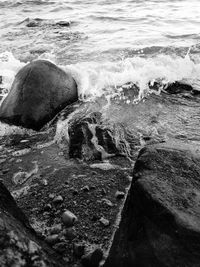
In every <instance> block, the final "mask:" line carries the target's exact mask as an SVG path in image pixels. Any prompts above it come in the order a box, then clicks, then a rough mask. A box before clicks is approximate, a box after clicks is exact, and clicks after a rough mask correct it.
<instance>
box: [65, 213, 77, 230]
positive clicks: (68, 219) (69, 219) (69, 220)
mask: <svg viewBox="0 0 200 267" xmlns="http://www.w3.org/2000/svg"><path fill="white" fill-rule="evenodd" d="M77 220H78V219H77V217H76V215H74V214H73V213H72V212H71V211H69V210H66V211H64V212H63V214H62V222H63V223H64V225H65V226H66V227H71V226H73V225H74V224H75V222H77Z"/></svg>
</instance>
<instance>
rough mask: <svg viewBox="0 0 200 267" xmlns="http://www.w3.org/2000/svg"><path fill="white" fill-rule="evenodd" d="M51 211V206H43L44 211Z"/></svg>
mask: <svg viewBox="0 0 200 267" xmlns="http://www.w3.org/2000/svg"><path fill="white" fill-rule="evenodd" d="M51 209H52V206H51V204H46V205H45V206H44V211H49V210H51Z"/></svg>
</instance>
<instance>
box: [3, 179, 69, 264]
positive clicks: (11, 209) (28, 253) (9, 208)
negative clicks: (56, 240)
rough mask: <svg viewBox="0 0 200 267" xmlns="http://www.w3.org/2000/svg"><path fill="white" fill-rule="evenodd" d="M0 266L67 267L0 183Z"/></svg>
mask: <svg viewBox="0 0 200 267" xmlns="http://www.w3.org/2000/svg"><path fill="white" fill-rule="evenodd" d="M0 266H1V267H6V266H30V267H31V266H52V267H53V266H55V267H58V266H60V267H61V266H67V265H66V263H65V262H64V261H63V260H62V259H61V258H60V255H58V254H56V253H55V252H54V251H53V250H52V249H51V248H50V247H49V246H48V245H47V244H46V243H45V242H44V241H42V240H41V239H40V238H39V237H37V235H36V233H35V231H34V230H33V229H32V228H31V226H30V224H29V222H28V220H27V218H26V216H25V215H24V213H23V212H22V211H21V210H20V208H19V207H18V206H17V204H16V202H15V201H14V199H13V197H12V196H11V194H10V193H9V191H8V190H7V189H6V187H5V186H4V185H3V184H2V183H1V182H0Z"/></svg>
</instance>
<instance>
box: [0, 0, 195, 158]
mask: <svg viewBox="0 0 200 267" xmlns="http://www.w3.org/2000/svg"><path fill="white" fill-rule="evenodd" d="M0 40H1V42H0V77H1V79H0V82H1V84H0V94H1V96H2V97H5V96H6V95H7V93H8V92H9V89H10V86H11V84H12V82H13V79H14V77H15V74H16V73H17V71H18V70H19V69H20V68H21V67H23V66H24V65H25V64H26V63H28V62H30V61H32V60H36V59H39V58H40V59H48V60H50V61H52V62H54V63H55V64H57V65H59V66H60V67H61V68H63V69H64V70H65V71H68V72H70V73H71V74H72V75H73V77H74V79H75V80H76V82H77V84H78V92H79V98H80V101H81V102H82V103H84V104H82V105H80V106H78V107H77V110H76V112H75V114H71V115H70V118H67V119H65V120H64V121H63V120H62V121H58V123H57V134H56V137H55V138H57V139H58V140H59V139H61V136H62V135H65V136H67V134H66V131H67V129H68V126H69V123H70V120H73V117H74V116H75V117H76V116H77V114H78V113H80V114H83V113H84V114H86V116H87V115H88V114H90V113H92V112H96V111H98V112H101V114H102V118H103V123H105V125H107V126H108V125H109V127H110V129H112V132H113V138H114V139H115V141H116V142H118V143H119V140H122V141H123V140H125V139H126V136H127V134H126V135H125V134H124V133H128V136H129V140H126V141H127V142H125V146H126V148H123V149H124V150H126V153H127V155H128V154H130V153H131V151H130V150H131V148H130V144H135V143H139V144H140V145H141V146H142V145H144V144H145V143H146V142H147V141H148V142H163V141H166V140H168V139H170V138H173V139H181V140H184V141H185V142H197V143H198V142H200V131H199V126H200V98H199V94H198V91H200V1H198V0H190V1H188V0H179V1H176V0H148V1H146V0H121V1H117V0H85V1H84V0H69V1H67V0H0ZM174 82H180V83H184V84H187V85H191V86H192V87H193V88H194V90H195V93H194V92H193V91H192V92H191V91H187V92H185V91H184V90H183V92H179V93H176V94H171V93H168V92H166V90H165V89H166V87H167V86H168V85H169V84H171V83H174ZM136 91H137V94H136ZM116 129H117V130H116ZM12 131H15V132H18V133H19V132H20V133H21V132H22V133H23V132H24V130H23V129H20V128H17V127H10V126H7V125H5V124H0V135H1V136H3V135H6V134H10V133H11V132H12ZM66 138H67V137H66Z"/></svg>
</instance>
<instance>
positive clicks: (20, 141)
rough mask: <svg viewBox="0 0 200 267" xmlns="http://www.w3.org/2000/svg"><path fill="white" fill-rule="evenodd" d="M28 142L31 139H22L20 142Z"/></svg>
mask: <svg viewBox="0 0 200 267" xmlns="http://www.w3.org/2000/svg"><path fill="white" fill-rule="evenodd" d="M27 142H29V140H26V139H24V140H21V141H20V143H27Z"/></svg>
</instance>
